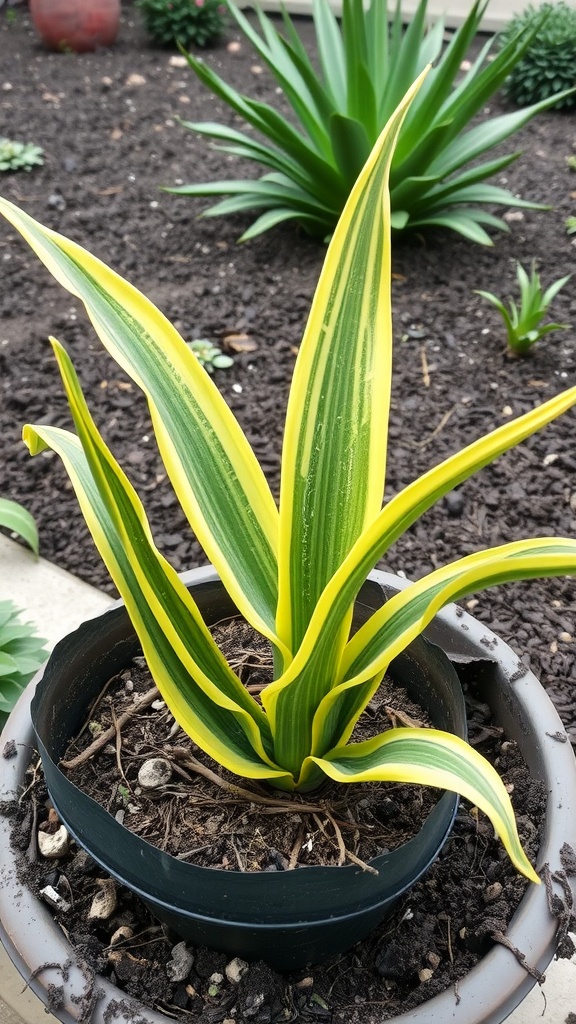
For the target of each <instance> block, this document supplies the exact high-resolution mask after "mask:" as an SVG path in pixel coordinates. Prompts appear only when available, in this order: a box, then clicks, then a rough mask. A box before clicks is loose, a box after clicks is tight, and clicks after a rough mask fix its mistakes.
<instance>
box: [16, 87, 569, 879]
mask: <svg viewBox="0 0 576 1024" xmlns="http://www.w3.org/2000/svg"><path fill="white" fill-rule="evenodd" d="M419 84H420V82H419V81H418V82H417V83H416V84H415V85H414V86H412V87H411V88H410V90H409V91H408V93H407V95H406V97H405V98H404V99H403V100H402V101H401V103H400V105H399V106H398V108H397V109H396V111H395V112H393V113H392V116H391V118H390V120H389V122H388V124H387V125H386V127H385V128H384V130H383V131H382V133H381V135H380V137H379V138H378V141H377V143H376V145H375V147H374V149H373V151H372V153H371V154H370V155H369V157H368V160H367V162H366V164H365V166H364V168H363V169H362V170H361V173H360V175H359V177H358V180H357V182H356V184H355V185H354V188H353V189H352V192H351V195H350V198H349V200H348V202H347V204H346V206H345V209H344V212H343V214H342V217H341V218H340V221H339V223H338V225H337V227H336V229H335V231H334V235H333V238H332V241H331V243H330V246H329V248H328V252H327V255H326V259H325V263H324V267H323V269H322V272H321V276H320V280H319V283H318V287H317V290H316V294H315V297H314V300H313V303H312V309H311V312H310V316H309V320H308V324H307V326H306V330H305V333H304V338H303V341H302V344H301V346H300V349H299V353H298V357H297V361H296V366H295V370H294V378H293V384H292V388H291V391H290V397H289V401H288V410H287V418H286V429H285V437H284V446H283V455H282V480H281V488H280V500H279V505H277V503H276V502H275V500H274V498H273V495H272V493H271V491H270V489H269V486H268V484H267V482H266V479H265V477H264V474H263V472H262V470H261V468H260V466H259V464H258V462H257V460H256V457H255V455H254V453H253V451H252V449H251V448H250V446H249V444H248V441H247V439H246V437H245V435H244V434H243V432H242V430H241V429H240V427H239V425H238V423H237V421H236V419H235V418H234V416H233V414H232V412H231V410H230V409H229V407H228V406H227V404H226V403H225V401H224V399H223V397H222V396H221V394H220V392H219V391H218V389H217V387H216V386H215V384H214V382H213V380H212V378H211V377H210V376H209V374H208V373H207V372H206V371H205V370H204V369H203V368H202V366H201V365H200V363H199V361H198V360H197V359H196V357H195V356H194V354H193V353H192V352H191V351H190V348H189V347H188V345H186V343H185V341H184V340H183V339H182V338H181V336H180V335H179V334H178V332H177V331H176V330H175V328H174V327H173V326H172V325H171V324H170V322H169V321H168V320H167V319H166V318H165V317H164V316H163V314H162V313H161V312H160V311H159V310H158V309H157V308H156V307H155V306H153V305H152V303H151V302H149V301H148V300H147V299H146V298H145V297H144V296H143V295H142V294H141V293H140V292H139V291H137V290H136V289H135V288H134V287H132V286H131V285H130V284H128V283H127V282H126V281H125V280H123V279H122V278H121V277H119V276H118V275H117V274H116V273H114V272H113V271H112V270H111V269H109V268H108V267H107V266H106V265H105V264H103V263H102V262H100V261H99V260H98V259H96V258H95V257H94V256H92V255H90V254H89V253H88V252H86V251H85V250H84V249H83V248H81V247H80V246H79V245H77V244H75V243H74V242H73V241H70V240H68V239H66V238H64V237H63V236H61V235H59V234H57V233H56V232H54V231H52V230H49V229H47V228H45V227H43V226H41V225H40V224H39V223H37V222H36V221H35V220H33V219H32V218H31V217H30V216H29V215H28V214H26V213H24V212H23V211H20V210H19V209H18V208H17V207H15V206H14V205H12V204H11V203H9V202H7V201H2V202H1V204H0V212H2V213H3V214H4V215H5V216H6V217H7V218H8V220H9V221H10V222H11V224H12V225H13V226H14V227H15V228H17V229H18V231H20V232H21V234H22V235H23V237H24V238H25V240H26V241H27V242H28V243H29V244H30V246H31V247H32V249H34V250H35V252H36V253H37V255H38V256H39V257H40V259H41V260H42V261H43V262H44V264H45V265H46V267H47V268H48V269H49V270H50V271H51V272H52V274H53V275H54V277H55V278H56V279H57V280H58V281H59V282H60V284H61V285H63V286H64V288H66V289H68V291H69V292H71V293H72V294H73V295H74V296H76V297H78V298H80V299H81V300H83V301H84V303H85V305H86V308H87V311H88V314H89V316H90V318H91V320H92V323H93V325H94V328H95V330H96V332H97V333H98V335H99V336H100V339H101V341H102V342H103V344H104V346H105V347H106V349H107V350H108V352H109V353H110V354H111V355H112V356H113V357H114V358H115V359H116V360H117V362H118V363H119V364H120V366H121V367H122V368H123V370H124V371H125V372H126V373H127V374H128V375H129V376H130V377H131V378H132V380H133V381H134V382H135V383H137V384H138V385H139V386H140V387H141V388H142V389H143V391H144V393H145V394H146V396H147V399H148V402H149V407H150V412H151V417H152V422H153V427H154V431H155V435H156V439H157V443H158V446H159V449H160V452H161V455H162V458H163V460H164V464H165V466H166V471H167V473H168V476H169V478H170V480H171V482H172V485H173V487H174V489H175V492H176V494H177V496H178V498H179V500H180V503H181V505H182V508H183V509H184V511H185V513H186V515H187V517H188V520H189V522H190V525H191V527H192V529H193V530H194V532H195V533H196V535H197V536H198V538H199V539H200V541H201V543H202V545H203V547H204V550H205V552H206V554H207V556H208V557H209V559H210V561H212V562H213V563H214V565H215V566H216V568H217V570H218V572H219V574H220V577H221V579H222V581H223V583H224V586H225V587H226V588H227V590H228V592H229V594H230V595H231V597H232V599H233V601H234V602H235V604H236V606H237V608H238V610H239V612H240V614H241V615H242V616H244V617H245V619H246V620H247V621H248V622H249V623H250V624H251V625H252V626H253V627H254V628H255V629H256V630H258V631H259V632H260V633H261V634H263V635H264V636H265V637H267V638H268V640H269V641H270V644H271V646H272V649H273V652H274V673H273V679H272V680H271V682H270V683H269V684H268V685H267V686H266V687H265V688H264V689H263V691H262V692H261V694H260V695H259V696H258V697H254V696H252V695H251V694H250V693H248V692H247V690H246V689H245V687H244V686H243V685H242V683H241V681H240V680H239V678H238V676H237V675H236V674H235V672H234V671H233V670H232V668H231V667H230V666H229V665H228V663H227V662H226V660H225V659H224V657H223V655H222V653H221V651H220V650H219V648H218V646H217V645H216V643H215V641H214V640H213V638H212V636H211V634H210V632H209V630H208V628H207V626H206V625H205V623H204V621H203V620H202V617H201V615H200V613H199V611H198V608H197V606H196V604H195V602H194V599H193V597H192V596H191V595H190V593H189V592H188V590H187V589H186V587H185V586H184V584H183V583H182V582H181V580H180V579H179V577H178V575H177V573H176V572H175V571H174V569H173V568H172V567H171V566H170V565H169V563H168V562H167V561H166V560H165V558H164V557H163V556H162V555H161V554H160V552H159V551H158V550H157V548H156V546H155V544H154V541H153V538H152V534H151V531H150V528H149V525H148V521H147V519H146V515H145V512H144V508H143V506H142V504H141V502H140V499H139V498H138V496H137V494H136V493H135V491H134V489H133V487H132V485H131V484H130V482H129V481H128V479H127V477H126V476H125V474H124V473H123V471H122V469H121V468H120V466H119V465H118V463H117V462H116V461H115V459H114V457H113V456H112V454H111V452H110V451H109V449H108V448H107V446H106V444H105V443H104V441H103V439H102V437H101V435H100V433H99V431H98V429H97V427H96V425H95V423H94V421H93V419H92V417H91V415H90V412H89V410H88V407H87V404H86V401H85V398H84V395H83V393H82V391H81V388H80V385H79V382H78V379H77V376H76V374H75V371H74V368H73V366H72V363H71V361H70V358H69V357H68V355H67V354H66V352H65V350H64V348H63V347H62V346H61V345H60V344H59V343H58V342H57V341H56V340H55V339H53V340H52V344H53V347H54V352H55V355H56V359H57V361H58V365H59V367H60V371H61V375H62V379H63V383H64V387H65V389H66V393H67V396H68V401H69V404H70V408H71V411H72V415H73V418H74V422H75V426H76V431H77V434H73V433H71V432H68V431H66V430H63V429H60V428H57V427H53V426H41V425H34V426H31V425H28V426H26V427H25V430H24V438H25V441H26V443H27V445H28V447H29V449H30V451H31V452H32V454H35V453H37V452H40V451H42V450H43V449H45V448H47V447H49V448H52V449H53V450H54V451H55V452H57V453H58V454H59V455H60V456H61V458H62V459H63V461H64V463H65V465H66V468H67V470H68V473H69V474H70V477H71V480H72V483H73V485H74V488H75V490H76V494H77V496H78V500H79V502H80V505H81V508H82V511H83V513H84V515H85V517H86V520H87V522H88V524H89V527H90V529H91V531H92V535H93V537H94V540H95V542H96V544H97V546H98V548H99V550H100V552H101V554H102V556H103V558H104V561H105V562H106V564H107V566H108V569H109V571H110V573H111V575H112V577H113V579H114V582H115V584H116V586H117V588H118V590H119V592H120V594H121V595H122V597H123V599H124V601H125V603H126V606H127V610H128V613H129V615H130V617H131V619H132V622H133V625H134V627H135V629H136V631H137V633H138V635H139V638H140V641H141V644H142V649H143V652H144V654H145V657H146V659H147V662H148V666H149V668H150V671H151V673H152V676H153V678H154V680H155V681H156V683H157V685H158V687H159V689H160V691H161V693H162V695H163V697H164V699H165V701H166V703H167V704H168V706H169V707H170V709H171V711H172V713H173V715H174V717H175V718H176V720H177V721H178V722H179V723H180V725H181V726H182V727H183V728H184V729H185V730H186V731H187V732H188V733H189V734H190V735H191V736H192V737H193V738H194V741H195V742H196V743H197V744H198V745H199V746H200V747H202V748H203V749H204V750H205V751H206V752H207V753H208V754H209V755H210V756H211V757H212V758H213V759H214V760H215V761H217V762H218V763H220V764H221V765H223V766H225V767H226V768H227V769H229V770H230V771H232V772H234V773H236V774H237V775H238V776H242V777H245V778H251V779H258V780H265V781H266V782H267V783H268V784H270V785H271V786H273V787H277V788H279V789H281V790H285V791H293V790H299V791H301V792H306V791H309V790H312V789H314V788H316V787H317V786H318V785H320V784H321V783H322V781H323V780H324V779H325V777H326V776H329V777H330V778H332V779H335V780H337V781H338V782H342V783H349V782H356V783H360V782H365V781H374V780H405V781H406V780H408V781H410V782H414V783H419V784H423V785H431V786H437V787H440V788H445V789H449V790H453V791H457V792H459V793H461V794H462V795H464V796H465V797H466V798H468V799H469V800H471V801H472V802H473V803H474V804H475V805H476V806H477V807H479V808H480V809H481V810H483V811H485V812H486V813H487V814H488V815H489V817H490V819H491V820H492V822H493V824H494V827H495V828H496V830H497V832H498V834H499V835H500V836H501V838H502V841H503V843H504V844H505V847H506V849H507V850H508V853H509V855H510V857H511V858H512V860H513V862H514V864H515V865H516V866H517V868H518V869H519V870H520V871H523V872H524V873H525V874H526V875H527V876H528V877H529V878H531V879H533V880H535V881H537V876H536V874H535V872H534V869H533V868H532V866H531V864H530V863H529V861H528V860H527V858H526V856H525V854H524V851H523V849H522V846H521V843H520V839H519V836H518V832H517V828H516V824H515V820H514V814H513V810H512V807H511V803H510V800H509V797H508V794H507V792H506V789H505V787H504V785H503V784H502V781H501V780H500V778H499V776H498V774H497V772H496V771H495V770H494V769H493V768H492V767H491V766H490V765H489V764H488V762H487V761H486V760H485V759H484V758H483V757H482V756H481V755H480V754H479V753H478V752H477V751H475V750H473V749H472V748H471V747H470V746H469V745H468V744H466V743H465V742H464V741H463V740H461V739H459V738H457V737H455V736H453V735H451V734H450V733H447V732H443V731H439V730H436V729H426V728H422V729H419V728H394V729H391V730H390V731H388V732H385V733H383V734H381V735H375V736H373V737H372V738H371V739H368V740H365V741H363V742H360V743H356V742H351V735H352V732H353V729H354V725H355V723H356V721H357V720H358V719H359V717H360V716H361V715H362V713H363V711H364V709H365V708H366V706H367V704H368V702H369V701H370V699H371V697H372V696H373V694H374V693H375V691H376V690H377V689H378V686H379V684H380V682H381V680H382V678H383V675H384V673H385V671H386V669H387V667H388V665H389V664H390V662H391V660H392V659H393V658H394V657H395V656H396V655H397V654H398V653H399V652H400V651H402V650H403V649H404V648H405V647H406V646H407V645H408V644H409V643H410V641H411V640H412V639H413V638H414V637H415V636H417V635H418V634H419V633H420V632H421V631H422V630H423V629H424V628H425V627H426V625H427V623H429V622H430V620H431V619H432V617H433V616H434V615H435V613H436V612H437V611H438V610H439V609H440V608H441V607H442V606H443V605H445V604H446V602H449V601H453V600H455V599H457V598H460V597H462V596H463V595H465V594H469V593H471V592H476V591H478V590H480V589H481V588H483V587H489V586H492V585H493V584H496V583H503V582H506V581H508V580H516V579H523V578H526V577H538V576H555V575H566V574H567V573H572V572H576V541H574V540H570V539H558V538H551V537H543V538H537V539H535V540H519V541H516V542H514V543H509V544H505V545H503V546H501V547H497V548H492V549H488V550H485V551H478V552H475V553H473V554H470V555H468V556H467V557H464V558H461V559H459V560H458V561H455V562H453V563H451V564H450V565H447V566H445V567H444V568H440V569H437V570H435V571H434V572H432V573H431V574H430V575H428V576H425V577H424V578H423V579H421V580H419V581H418V582H416V583H414V584H413V585H412V586H409V587H408V588H407V589H405V590H402V591H401V592H400V593H398V594H396V595H394V596H393V597H392V598H390V599H389V600H388V601H387V602H386V603H385V604H384V605H383V607H381V608H380V609H379V610H378V611H376V612H374V614H373V615H372V617H371V618H370V619H369V620H368V621H367V622H366V623H365V624H364V625H363V626H362V627H361V629H359V630H358V632H357V633H355V635H354V636H352V637H350V623H351V617H352V608H353V605H354V600H355V597H356V595H357V593H358V591H359V589H360V587H361V585H362V583H363V582H364V580H365V578H366V575H367V573H368V572H369V571H370V570H371V569H372V567H373V566H374V565H375V563H376V562H377V560H378V559H379V558H380V557H381V556H382V555H383V553H384V552H385V551H387V550H388V548H389V547H390V546H391V544H393V542H394V541H395V540H396V539H397V538H398V537H399V536H400V535H401V534H402V533H403V532H404V531H405V530H406V529H408V528H409V527H410V526H411V524H413V523H414V522H415V521H416V520H417V519H418V517H419V516H420V515H421V514H422V513H423V512H425V511H426V509H428V508H429V507H430V506H431V505H432V504H433V503H434V502H435V501H436V500H437V499H439V498H440V497H441V496H442V495H444V494H446V493H447V492H448V491H449V490H451V489H452V488H453V487H455V486H456V485H457V484H459V483H461V482H462V481H463V480H465V479H466V478H467V477H469V476H470V475H471V474H472V473H474V471H475V470H478V469H480V468H481V467H482V466H484V465H486V464H487V463H489V462H490V461H491V460H493V459H494V458H495V457H496V456H497V455H499V454H500V453H502V452H504V451H506V450H507V449H509V448H510V447H512V446H513V445H514V444H516V443H517V442H519V441H521V440H522V439H523V438H525V437H527V436H528V435H530V434H532V433H533V432H534V431H536V430H537V429H538V428H539V427H541V426H543V425H544V424H546V423H548V422H549V421H550V420H552V419H553V418H554V417H556V416H558V415H559V414H560V413H562V412H563V411H565V410H566V409H568V408H569V407H570V406H572V405H573V404H574V403H576V387H574V388H571V389H569V390H567V391H565V392H563V393H562V394H560V395H558V396H557V397H555V398H552V399H550V400H549V401H548V402H546V403H545V404H544V405H542V406H540V407H538V408H536V409H534V410H533V411H531V412H529V413H526V414H524V415H523V416H521V417H520V418H518V419H516V420H514V421H512V422H509V423H506V424H505V425H504V426H501V427H500V428H498V429H497V430H495V431H493V432H492V433H490V434H488V435H487V436H485V437H483V438H480V440H478V441H475V442H474V443H472V444H470V445H469V446H468V447H467V448H465V449H464V450H463V451H461V452H458V453H457V454H455V455H453V456H451V457H450V458H449V459H447V460H446V461H444V462H442V463H439V464H438V465H436V466H435V467H433V468H432V469H430V471H429V472H427V473H426V474H425V475H424V476H423V477H421V478H420V479H418V480H416V481H415V482H414V483H412V484H410V485H409V486H407V487H406V488H404V490H402V491H400V492H399V493H398V494H397V495H396V496H395V497H394V498H392V500H390V501H389V502H388V503H387V504H385V505H384V506H382V495H383V492H384V480H385V464H386V439H387V423H388V411H389V400H390V383H391V356H392V325H391V305H390V280H391V268H390V201H389V192H388V187H387V183H388V176H389V170H390V162H391V160H392V154H393V151H394V145H395V142H396V140H397V138H398V133H399V131H400V128H401V124H402V120H403V118H404V116H405V114H406V111H407V109H408V105H409V102H410V100H411V99H412V97H413V96H414V94H415V92H416V90H417V86H418V85H419Z"/></svg>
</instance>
